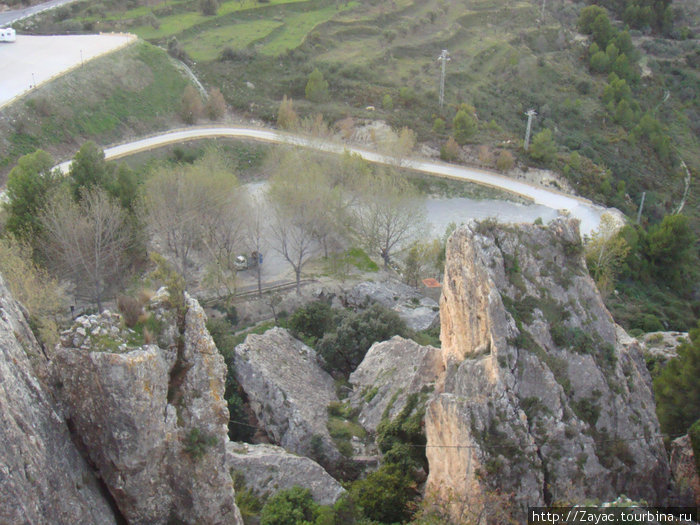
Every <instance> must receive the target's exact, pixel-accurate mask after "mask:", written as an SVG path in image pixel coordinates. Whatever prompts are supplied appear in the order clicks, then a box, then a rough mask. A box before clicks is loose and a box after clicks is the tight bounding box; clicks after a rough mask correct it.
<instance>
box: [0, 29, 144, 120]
mask: <svg viewBox="0 0 700 525" xmlns="http://www.w3.org/2000/svg"><path fill="white" fill-rule="evenodd" d="M135 41H136V37H135V36H134V35H123V34H106V35H73V36H27V35H21V34H20V35H17V41H16V42H14V43H2V44H0V64H1V66H0V67H1V71H0V75H1V76H0V108H2V107H3V106H4V105H6V104H7V103H9V102H11V101H13V100H14V99H16V98H17V97H20V96H22V95H23V94H24V93H26V92H27V91H29V90H30V89H32V87H33V86H38V85H41V84H43V83H44V82H47V81H49V80H50V79H52V78H54V77H57V76H59V75H62V74H63V73H66V72H67V71H70V70H71V69H73V68H75V67H80V65H81V64H83V63H85V62H87V61H89V60H92V59H93V58H96V57H98V56H100V55H103V54H105V53H109V52H110V51H114V50H115V49H118V48H120V47H123V46H125V45H128V44H130V43H131V42H135Z"/></svg>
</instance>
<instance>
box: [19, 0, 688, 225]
mask: <svg viewBox="0 0 700 525" xmlns="http://www.w3.org/2000/svg"><path fill="white" fill-rule="evenodd" d="M585 5H586V4H583V3H573V2H568V1H557V2H547V3H546V6H545V10H544V11H542V9H541V7H542V4H541V2H532V1H518V2H504V1H503V0H472V1H469V2H457V1H453V0H428V1H420V2H419V1H417V0H386V1H385V0H373V1H368V2H358V1H351V2H339V1H335V2H331V1H329V0H307V1H299V0H271V1H269V2H254V1H250V0H242V1H240V0H229V1H226V2H222V3H221V4H220V5H219V7H218V11H217V14H216V15H215V16H206V15H204V14H202V13H201V12H200V3H199V2H194V1H192V0H180V1H178V0H176V1H172V0H170V1H166V2H160V3H156V4H151V5H138V2H134V1H130V2H125V1H123V0H107V1H106V2H103V3H97V4H95V3H88V2H82V3H76V4H74V5H72V6H67V7H65V8H62V9H61V10H58V11H57V12H56V13H53V14H51V15H46V16H45V17H44V18H43V19H41V18H40V19H38V20H33V21H30V22H27V23H26V24H25V26H24V27H25V29H28V30H34V31H37V30H38V31H57V30H58V31H94V30H100V31H103V30H129V31H132V32H135V33H136V34H137V35H139V36H141V37H142V38H145V39H147V40H149V41H151V42H153V43H156V44H159V45H161V46H163V47H166V46H167V45H171V46H173V45H174V42H173V39H175V40H176V41H177V42H178V43H179V47H180V48H181V49H183V50H184V52H185V53H187V55H188V56H189V58H190V59H191V62H192V65H193V67H194V68H195V70H196V72H197V73H198V74H199V75H201V77H202V78H203V79H204V81H205V83H207V84H210V85H213V86H218V87H220V88H221V90H222V92H223V93H224V95H225V97H226V99H227V100H228V102H229V103H231V104H232V105H233V106H234V107H236V108H238V109H239V110H242V111H245V112H248V113H250V114H252V115H254V116H256V117H262V118H264V119H268V120H270V121H274V120H275V119H276V114H277V109H278V106H279V102H280V100H281V99H282V96H283V95H288V96H291V97H293V98H294V100H295V103H296V107H297V110H298V111H300V112H301V113H302V114H312V113H316V112H321V113H323V114H324V115H325V117H326V119H327V120H328V121H330V122H331V123H332V122H336V121H338V120H340V119H342V118H344V117H347V116H352V117H355V118H371V119H377V118H380V119H385V120H387V121H389V123H390V124H392V125H393V126H396V127H401V126H404V125H406V126H409V127H411V128H412V129H414V130H415V131H416V132H417V133H418V136H419V138H420V139H421V140H423V141H428V142H431V143H432V144H433V145H434V146H436V147H438V148H439V147H440V146H442V145H443V144H444V143H445V141H446V140H447V138H448V136H449V135H450V134H451V133H452V130H451V129H450V124H451V121H452V118H453V117H454V115H455V113H456V110H457V109H458V107H459V105H460V104H463V103H466V104H468V105H470V106H473V107H474V109H475V113H476V115H477V117H478V123H479V125H478V132H477V133H476V135H474V136H473V137H471V139H470V142H473V143H475V144H482V145H485V146H486V147H487V150H486V151H485V152H484V153H483V155H481V156H482V157H483V159H482V161H483V163H484V164H486V165H489V164H492V163H493V162H494V161H493V158H494V156H493V154H489V151H488V148H492V149H493V148H496V147H507V148H511V149H512V151H513V153H514V154H515V155H516V156H518V155H520V156H521V157H522V153H523V152H522V149H521V142H522V137H523V134H524V128H525V122H526V119H525V117H524V115H523V113H524V111H526V110H527V109H529V108H534V109H535V110H536V111H537V113H538V117H537V119H536V121H535V128H534V132H535V133H537V132H538V131H541V130H543V129H549V130H551V131H552V132H553V138H554V141H555V146H556V154H555V155H554V156H553V157H552V158H550V159H546V160H544V161H542V160H541V159H540V160H539V163H540V164H545V165H549V166H551V167H554V168H556V169H558V170H560V171H562V172H564V174H565V175H567V176H568V177H569V179H570V182H571V183H572V184H573V186H574V187H576V188H578V191H579V192H580V193H582V194H584V195H586V196H589V197H591V198H593V199H595V200H597V201H600V202H605V203H607V204H610V205H615V206H617V207H619V208H621V209H623V210H624V211H626V212H628V213H630V214H633V213H634V211H635V210H636V207H637V206H638V203H639V201H640V198H641V194H642V192H646V209H645V215H646V216H647V217H648V219H649V220H650V221H651V222H655V221H658V220H660V219H661V217H663V216H664V215H666V214H667V213H669V212H672V211H674V209H676V208H677V207H678V205H679V203H680V201H681V198H682V195H683V194H684V190H685V171H684V170H683V168H682V166H681V163H680V160H681V159H683V160H685V162H686V163H687V165H688V166H689V167H690V170H691V172H697V170H698V168H700V141H699V140H698V131H699V130H700V102H699V101H698V93H700V77H699V75H698V60H699V58H698V53H697V51H696V50H697V47H698V46H697V43H698V41H697V40H696V39H695V40H694V39H692V38H688V37H689V36H691V37H692V36H693V35H692V31H691V30H690V29H688V27H687V26H689V27H691V28H692V27H694V26H695V25H696V24H695V22H693V17H695V16H697V15H696V14H695V12H694V11H693V10H692V9H688V8H687V5H686V6H685V8H684V9H682V7H683V5H685V4H681V7H679V8H678V12H677V13H676V16H677V21H676V27H677V29H676V30H675V31H676V32H675V33H671V34H670V36H671V37H672V38H669V37H668V36H664V37H661V36H658V35H653V34H650V33H649V30H648V29H647V30H644V29H643V30H641V31H634V30H633V31H632V32H631V35H632V41H633V42H634V44H635V48H636V50H635V51H634V52H632V51H630V52H629V53H630V55H631V56H630V62H631V77H630V82H629V83H630V86H631V88H632V96H633V99H634V102H635V103H636V104H638V110H637V114H636V117H635V121H634V122H630V123H627V125H621V124H620V123H619V122H616V121H615V120H616V119H615V118H614V115H613V113H614V111H613V112H611V111H610V108H609V107H608V103H607V101H604V100H602V97H603V92H604V89H605V87H606V86H607V85H608V84H609V82H608V80H609V79H608V75H607V71H604V72H602V73H595V72H594V71H592V70H591V68H589V67H588V58H589V57H588V53H589V51H588V47H589V43H590V39H589V38H588V37H586V36H585V35H582V34H580V33H578V32H577V24H576V22H577V19H578V17H579V14H580V11H581V9H582V8H583V7H585ZM610 16H611V18H612V20H613V26H614V27H616V28H617V30H620V31H621V30H622V29H623V24H622V23H621V22H620V21H615V19H614V14H612V13H611V15H610ZM688 17H690V18H688ZM442 49H448V50H449V51H450V54H451V57H452V60H451V62H450V63H449V65H448V74H447V83H446V105H445V107H444V108H443V109H442V110H441V109H440V108H439V107H438V104H437V99H438V96H437V93H438V84H439V80H438V79H439V64H438V62H437V60H436V58H437V56H438V54H439V53H440V51H441V50H442ZM316 67H318V68H319V69H320V70H321V72H323V74H324V76H325V79H326V80H327V81H328V82H329V88H330V98H329V99H328V100H327V101H326V102H324V103H316V104H311V103H309V102H307V101H305V100H304V96H305V86H306V82H307V78H308V75H309V73H310V72H311V71H312V70H313V69H314V68H316ZM251 84H252V86H254V87H251ZM666 92H668V96H665V95H666ZM387 95H388V97H387ZM367 106H373V107H374V108H376V109H377V111H366V110H365V108H366V107H367ZM635 107H636V106H635ZM613 109H614V108H613ZM647 112H648V113H649V114H650V115H651V116H653V117H654V118H655V119H657V121H658V122H659V124H660V126H661V132H662V133H663V134H664V135H665V136H666V137H667V139H664V140H666V143H667V144H668V145H669V146H668V147H667V149H668V151H663V152H661V153H659V151H658V150H659V148H658V147H657V146H656V145H655V143H654V140H652V139H651V138H650V137H648V136H645V135H644V133H640V132H635V129H634V128H635V125H636V124H637V123H638V122H639V119H640V118H641V115H643V114H644V113H647ZM437 117H441V118H442V119H443V120H445V121H446V123H447V126H446V130H445V131H441V130H440V127H439V126H438V128H436V130H434V129H433V124H434V121H435V119H436V118H437ZM640 159H643V162H640ZM526 160H527V161H528V162H529V163H530V164H532V163H533V159H526ZM534 162H535V163H537V162H538V160H536V159H535V160H534ZM691 184H693V191H691V192H690V200H689V201H688V203H687V204H688V209H692V210H693V211H691V213H693V214H694V219H695V221H694V223H695V225H696V230H699V231H700V227H698V224H700V220H698V216H697V211H696V210H697V209H698V208H699V206H697V205H698V201H697V200H695V195H696V194H697V193H698V191H697V190H699V189H700V186H698V183H697V182H695V179H693V178H691Z"/></svg>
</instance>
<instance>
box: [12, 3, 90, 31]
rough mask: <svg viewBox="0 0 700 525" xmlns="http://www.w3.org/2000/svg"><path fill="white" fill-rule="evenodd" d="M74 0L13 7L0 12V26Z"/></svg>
mask: <svg viewBox="0 0 700 525" xmlns="http://www.w3.org/2000/svg"><path fill="white" fill-rule="evenodd" d="M75 1H76V0H51V1H50V2H44V3H43V4H37V5H33V6H30V7H25V8H24V9H13V10H11V11H3V12H0V27H2V26H8V25H10V24H12V23H14V22H18V21H19V20H23V19H25V18H29V17H30V16H32V15H36V14H38V13H41V12H43V11H48V10H49V9H54V8H56V7H60V6H62V5H66V4H70V3H71V2H75Z"/></svg>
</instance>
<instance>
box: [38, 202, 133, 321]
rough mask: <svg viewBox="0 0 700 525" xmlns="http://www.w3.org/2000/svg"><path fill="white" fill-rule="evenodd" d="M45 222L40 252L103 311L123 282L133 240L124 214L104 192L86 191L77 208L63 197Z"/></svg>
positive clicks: (48, 209)
mask: <svg viewBox="0 0 700 525" xmlns="http://www.w3.org/2000/svg"><path fill="white" fill-rule="evenodd" d="M41 223H42V225H43V228H44V242H43V245H42V248H43V251H44V253H45V255H46V258H47V260H48V261H49V262H50V264H51V265H52V266H53V269H54V270H55V271H57V273H58V274H59V275H60V276H62V277H65V278H69V279H70V280H71V281H72V282H73V284H74V285H75V288H76V294H77V295H82V296H85V297H88V298H90V300H91V301H92V302H93V303H95V304H96V305H97V308H98V309H99V310H100V311H102V301H103V299H104V298H105V297H106V296H107V295H108V294H110V293H111V292H113V291H114V289H115V288H116V287H117V286H118V285H119V284H120V283H121V281H122V279H123V276H124V269H125V267H126V262H125V257H124V256H125V252H126V249H127V248H128V246H129V244H130V243H131V241H132V232H131V229H130V228H129V226H128V225H127V223H126V214H125V212H124V210H123V209H122V208H121V207H120V206H119V205H118V204H117V203H116V202H115V201H114V200H113V199H112V198H111V197H110V196H109V195H108V194H107V193H106V192H105V191H104V190H102V189H100V188H93V189H91V190H87V191H85V192H84V193H83V194H82V199H81V200H80V202H79V203H76V202H75V201H74V200H73V199H72V198H71V196H70V195H69V194H68V193H67V192H59V193H57V194H56V195H55V196H54V198H53V199H52V200H51V203H50V204H49V205H48V206H47V207H46V208H45V209H44V211H43V212H42V215H41Z"/></svg>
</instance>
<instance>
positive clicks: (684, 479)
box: [670, 434, 700, 507]
mask: <svg viewBox="0 0 700 525" xmlns="http://www.w3.org/2000/svg"><path fill="white" fill-rule="evenodd" d="M670 463H671V471H672V472H673V479H674V480H675V481H676V486H677V488H678V491H679V493H680V496H681V498H682V501H681V505H691V506H696V507H700V475H699V474H698V467H697V465H698V463H697V462H696V460H695V454H694V453H693V447H692V445H691V443H690V436H689V435H688V434H686V435H685V436H681V437H679V438H676V439H674V440H673V441H672V442H671V460H670Z"/></svg>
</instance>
